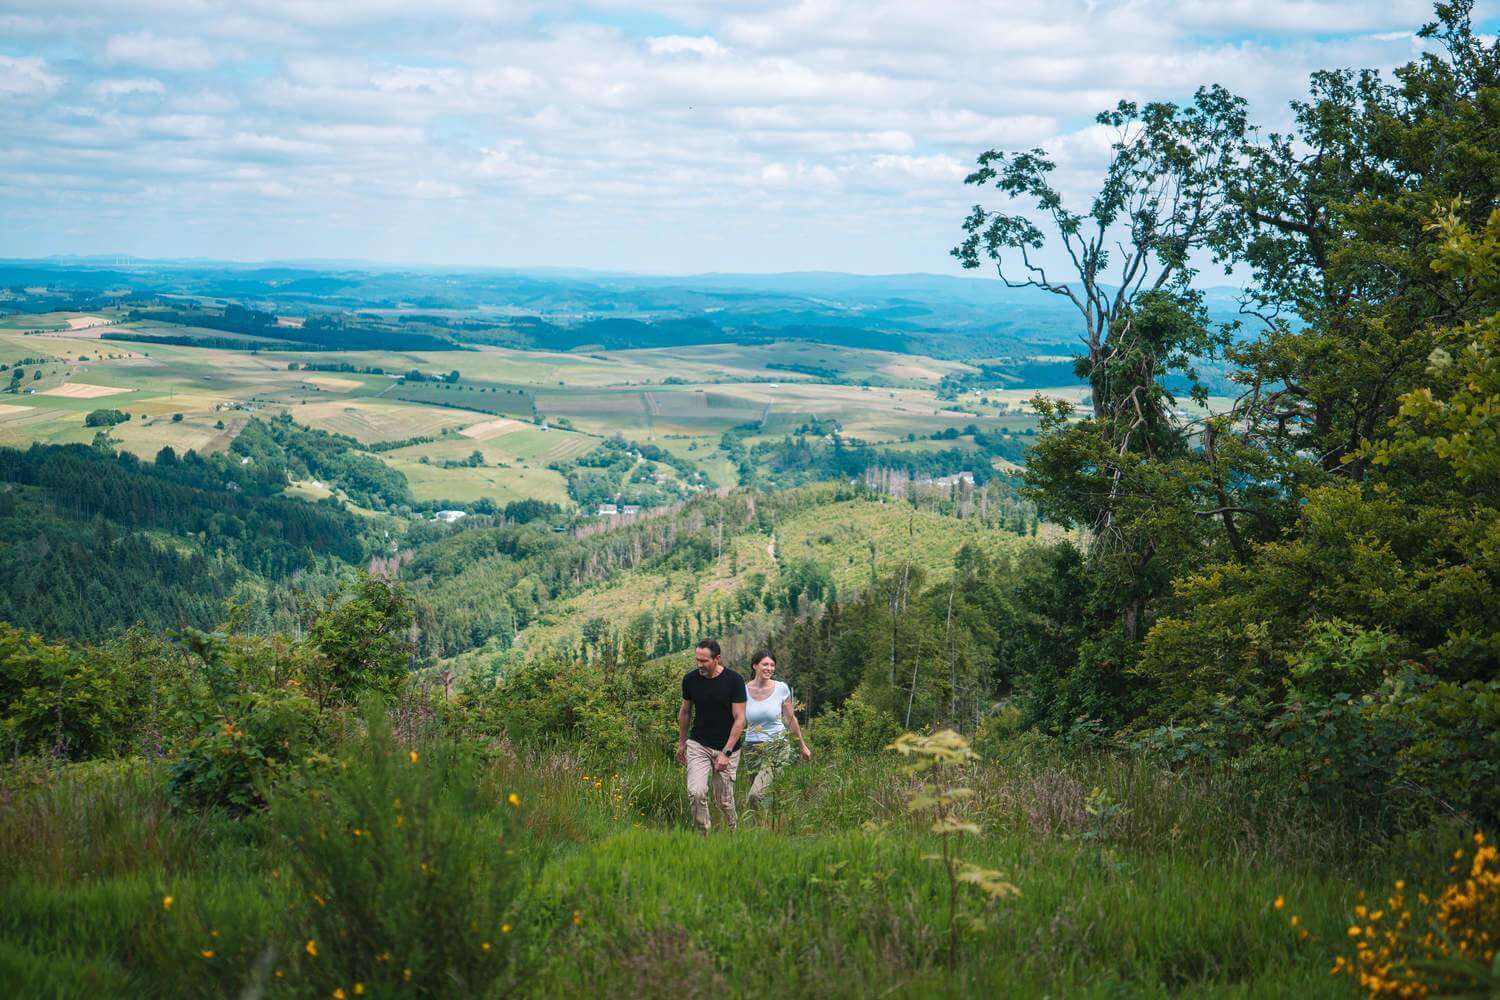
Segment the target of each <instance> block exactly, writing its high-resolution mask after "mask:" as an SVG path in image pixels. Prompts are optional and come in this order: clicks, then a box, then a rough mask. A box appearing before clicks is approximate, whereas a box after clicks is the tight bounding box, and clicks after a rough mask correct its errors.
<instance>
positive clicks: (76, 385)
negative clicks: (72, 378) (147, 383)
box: [40, 382, 135, 399]
mask: <svg viewBox="0 0 1500 1000" xmlns="http://www.w3.org/2000/svg"><path fill="white" fill-rule="evenodd" d="M134 391H135V390H134V389H121V388H120V387H119V386H114V385H91V384H90V383H88V382H64V383H63V384H62V385H59V386H56V387H54V388H51V389H43V390H42V391H41V393H40V395H43V396H65V397H67V398H68V399H95V398H97V397H99V396H117V395H119V394H120V393H122V392H134Z"/></svg>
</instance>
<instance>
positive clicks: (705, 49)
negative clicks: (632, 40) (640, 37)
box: [646, 35, 727, 56]
mask: <svg viewBox="0 0 1500 1000" xmlns="http://www.w3.org/2000/svg"><path fill="white" fill-rule="evenodd" d="M646 49H647V50H648V51H649V52H650V53H651V54H652V55H653V56H670V55H682V54H683V53H692V54H693V55H698V56H722V55H726V54H727V52H726V50H725V48H724V46H722V45H720V44H719V43H718V42H716V41H714V40H713V39H712V38H710V37H709V36H708V35H699V36H696V37H688V36H686V35H661V36H658V37H656V38H648V39H646Z"/></svg>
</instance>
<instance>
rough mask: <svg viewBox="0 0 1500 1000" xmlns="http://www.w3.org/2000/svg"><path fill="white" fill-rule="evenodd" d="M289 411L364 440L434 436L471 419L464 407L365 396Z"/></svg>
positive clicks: (316, 425)
mask: <svg viewBox="0 0 1500 1000" xmlns="http://www.w3.org/2000/svg"><path fill="white" fill-rule="evenodd" d="M289 412H290V413H291V415H292V418H293V419H294V420H296V421H297V422H298V423H299V424H303V425H305V426H308V427H314V428H317V429H318V430H324V431H330V432H332V433H334V434H347V435H349V436H350V437H352V438H354V439H355V440H357V441H361V442H363V443H365V444H373V443H376V442H379V441H400V440H402V439H404V438H409V437H436V436H437V435H439V434H441V433H442V432H443V428H445V427H462V426H463V425H464V424H467V423H470V422H471V421H473V419H474V414H472V413H465V412H464V411H463V410H449V409H445V408H443V407H439V406H422V405H420V404H417V403H398V402H389V403H388V402H385V401H380V402H376V401H373V400H364V399H358V400H347V401H330V402H321V401H320V402H316V403H306V404H300V405H298V406H293V407H291V408H290V410H289Z"/></svg>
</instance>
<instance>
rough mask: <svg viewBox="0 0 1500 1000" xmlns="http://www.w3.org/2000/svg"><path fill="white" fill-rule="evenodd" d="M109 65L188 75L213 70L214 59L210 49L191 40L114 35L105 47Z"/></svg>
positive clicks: (143, 33) (145, 34)
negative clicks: (123, 64)
mask: <svg viewBox="0 0 1500 1000" xmlns="http://www.w3.org/2000/svg"><path fill="white" fill-rule="evenodd" d="M104 58H105V61H106V62H109V63H126V64H129V65H134V66H142V67H145V68H146V69H157V70H165V71H166V72H169V73H186V72H193V71H200V70H206V69H210V68H212V67H213V66H214V62H215V60H214V57H213V55H212V54H211V53H210V52H209V51H208V47H207V46H206V45H204V44H203V43H202V42H200V41H198V40H196V39H192V38H164V37H162V36H160V35H157V34H156V33H155V32H154V31H149V30H147V31H136V32H132V33H130V34H126V35H115V36H113V37H111V38H110V39H109V41H108V42H106V43H105V45H104Z"/></svg>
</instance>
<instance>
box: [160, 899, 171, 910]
mask: <svg viewBox="0 0 1500 1000" xmlns="http://www.w3.org/2000/svg"><path fill="white" fill-rule="evenodd" d="M161 908H162V909H163V910H170V909H171V908H172V897H171V896H163V897H162V898H161Z"/></svg>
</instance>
